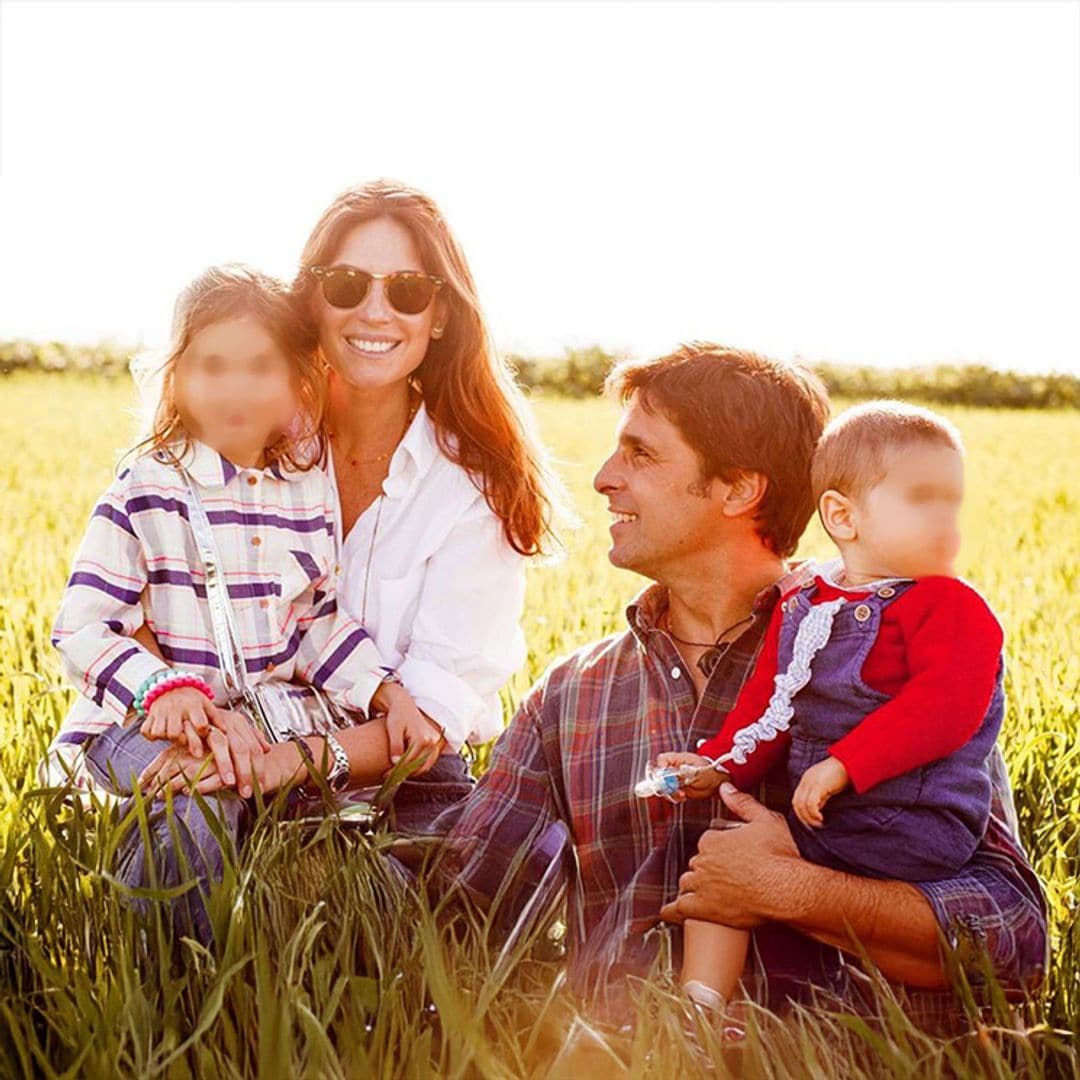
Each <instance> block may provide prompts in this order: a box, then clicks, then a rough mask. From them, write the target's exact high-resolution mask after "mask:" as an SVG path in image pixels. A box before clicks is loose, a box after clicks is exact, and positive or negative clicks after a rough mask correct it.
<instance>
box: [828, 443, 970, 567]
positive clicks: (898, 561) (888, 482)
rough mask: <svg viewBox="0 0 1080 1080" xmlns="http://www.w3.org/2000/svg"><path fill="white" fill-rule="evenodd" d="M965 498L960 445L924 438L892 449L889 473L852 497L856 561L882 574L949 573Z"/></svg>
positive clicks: (954, 555) (852, 548) (858, 565)
mask: <svg viewBox="0 0 1080 1080" xmlns="http://www.w3.org/2000/svg"><path fill="white" fill-rule="evenodd" d="M963 499H964V459H963V456H962V454H961V453H960V451H959V450H955V449H953V448H952V447H951V446H944V445H939V444H936V443H931V442H925V443H915V444H913V445H910V446H905V447H903V448H901V449H897V450H895V451H893V452H892V453H891V455H890V457H889V460H888V463H887V469H886V473H885V477H884V478H883V479H882V480H881V481H880V482H879V483H877V484H875V485H874V487H872V488H870V490H869V491H867V492H866V493H865V494H864V495H863V496H862V497H861V498H860V499H856V500H852V502H851V513H852V523H853V526H854V529H855V535H856V538H855V540H854V542H853V543H852V544H851V545H850V554H851V557H852V561H853V563H854V565H855V567H856V568H861V569H863V570H864V572H866V573H870V574H873V575H875V576H879V575H880V576H882V577H885V576H892V577H910V578H918V577H925V576H927V575H930V574H943V575H946V576H951V575H952V573H953V564H954V563H955V561H956V556H957V554H958V552H959V550H960V528H959V524H958V518H959V514H960V506H961V504H962V502H963ZM848 554H849V552H848V551H847V550H845V553H844V557H845V561H847V558H848Z"/></svg>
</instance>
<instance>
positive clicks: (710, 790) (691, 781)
mask: <svg viewBox="0 0 1080 1080" xmlns="http://www.w3.org/2000/svg"><path fill="white" fill-rule="evenodd" d="M656 764H657V766H658V767H660V768H664V767H665V766H667V767H669V768H672V769H678V768H679V767H680V766H683V765H688V766H690V767H691V768H695V769H697V770H698V771H697V772H696V773H694V774H693V775H692V776H689V777H687V778H686V779H684V780H681V782H680V784H679V789H678V791H676V792H675V794H674V795H672V796H671V797H672V799H674V800H675V802H683V800H685V799H708V798H710V797H711V796H713V795H715V794H716V790H717V788H719V787H720V785H721V784H722V783H723V782H724V781H725V780H727V779H728V775H727V773H725V772H721V771H719V770H717V769H714V768H713V767H712V762H711V761H710V760H709V759H708V758H707V757H702V755H701V754H689V753H683V752H681V751H673V752H670V753H666V754H660V755H658V756H657V759H656Z"/></svg>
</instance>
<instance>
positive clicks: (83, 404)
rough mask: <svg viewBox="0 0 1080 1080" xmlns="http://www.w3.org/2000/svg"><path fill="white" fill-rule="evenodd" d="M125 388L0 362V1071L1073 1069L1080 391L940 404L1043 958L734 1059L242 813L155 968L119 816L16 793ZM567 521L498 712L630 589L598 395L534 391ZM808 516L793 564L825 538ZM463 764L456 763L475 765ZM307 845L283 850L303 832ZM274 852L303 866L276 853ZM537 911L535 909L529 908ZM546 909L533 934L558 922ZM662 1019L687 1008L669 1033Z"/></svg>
mask: <svg viewBox="0 0 1080 1080" xmlns="http://www.w3.org/2000/svg"><path fill="white" fill-rule="evenodd" d="M132 405H133V399H132V391H131V387H130V383H129V382H128V381H127V379H125V378H119V379H109V378H106V377H103V376H78V375H66V376H49V375H45V374H31V373H26V374H24V373H17V374H14V375H11V376H8V377H6V378H0V448H2V451H3V456H2V459H0V500H2V502H0V505H2V507H3V527H2V530H0V736H2V741H0V1075H2V1076H9V1075H10V1076H22V1075H92V1076H99V1075H100V1076H105V1075H108V1076H114V1075H138V1076H170V1077H171V1076H186V1075H192V1074H194V1075H210V1074H214V1075H217V1076H220V1077H229V1076H253V1075H258V1076H261V1077H263V1076H265V1077H275V1076H282V1077H285V1076H290V1077H291V1076H392V1075H401V1076H427V1075H438V1076H460V1077H473V1076H549V1075H568V1076H573V1075H582V1074H584V1073H585V1072H586V1071H587V1070H591V1071H592V1073H594V1074H595V1075H596V1076H597V1077H599V1076H609V1075H611V1076H620V1075H634V1076H638V1075H652V1076H670V1075H677V1074H678V1073H680V1072H682V1073H686V1074H689V1075H698V1074H705V1073H707V1072H710V1071H713V1072H716V1073H719V1074H721V1075H725V1074H729V1073H730V1074H732V1075H746V1076H761V1077H771V1076H802V1075H806V1076H816V1075H835V1076H862V1075H866V1076H876V1075H897V1076H899V1075H904V1076H909V1075H927V1076H945V1075H965V1074H969V1075H974V1074H979V1075H994V1076H1003V1075H1011V1074H1013V1073H1022V1074H1024V1075H1069V1074H1071V1073H1073V1072H1074V1071H1075V1070H1076V1068H1077V1057H1076V1053H1077V1051H1076V1046H1077V1038H1078V1034H1080V924H1078V921H1077V905H1078V893H1080V740H1078V734H1080V720H1078V706H1077V701H1078V696H1080V695H1078V688H1080V613H1078V611H1077V607H1078V605H1077V597H1078V595H1080V580H1078V576H1080V513H1078V512H1080V485H1078V483H1077V476H1076V470H1077V465H1076V462H1077V460H1078V458H1080V412H1075V411H1070V412H1058V411H1023V412H1022V411H1010V410H989V409H967V408H950V409H946V410H942V411H943V412H945V413H946V414H947V415H949V416H950V417H951V418H952V419H953V420H954V421H955V422H956V424H957V425H958V426H959V428H960V430H961V432H962V434H963V436H964V439H965V443H966V446H967V452H968V479H967V484H968V497H967V502H966V506H965V510H964V519H963V526H964V547H963V551H962V555H961V562H960V566H959V570H960V572H961V573H962V574H963V575H964V576H965V577H967V578H969V579H970V580H971V581H973V582H974V583H975V584H976V585H977V586H978V587H979V588H980V589H981V590H982V592H983V593H984V594H985V595H986V596H987V597H988V599H989V600H990V602H991V604H992V605H993V607H994V608H995V610H996V612H997V614H998V617H999V618H1000V620H1001V622H1002V624H1003V625H1004V627H1005V629H1006V649H1007V660H1008V668H1007V670H1008V702H1009V704H1008V713H1007V717H1006V720H1005V726H1004V732H1003V736H1002V745H1003V750H1004V753H1005V758H1006V761H1007V763H1008V767H1009V772H1010V775H1011V778H1012V782H1013V785H1014V789H1015V795H1016V803H1017V809H1018V812H1019V817H1020V824H1021V829H1022V834H1023V840H1024V842H1025V844H1026V846H1027V848H1028V850H1029V852H1030V853H1031V856H1032V859H1033V862H1034V864H1035V866H1036V869H1037V870H1038V871H1039V873H1040V875H1041V876H1042V878H1043V880H1044V881H1045V882H1046V885H1047V890H1048V894H1049V898H1050V906H1051V930H1052V956H1053V964H1052V970H1051V972H1050V975H1049V977H1048V978H1047V980H1046V983H1045V984H1044V986H1043V987H1042V989H1041V991H1040V994H1039V996H1038V998H1037V1000H1034V1001H1032V1002H1031V1003H1030V1005H1029V1006H1028V1007H1027V1008H1025V1009H1021V1010H1020V1011H1019V1013H1018V1014H1017V1015H1014V1016H1008V1015H1007V1014H1006V1013H1005V1011H1004V1010H1003V1009H1000V1010H998V1012H997V1013H996V1014H995V1019H994V1020H993V1021H990V1022H987V1023H986V1024H984V1025H982V1026H980V1027H978V1028H977V1029H975V1031H974V1033H973V1034H971V1035H970V1036H963V1037H958V1038H955V1039H938V1038H934V1037H932V1036H929V1035H926V1034H924V1033H922V1032H920V1031H919V1030H918V1029H916V1028H915V1027H914V1026H912V1025H911V1024H910V1023H909V1022H908V1020H907V1019H906V1017H905V1016H904V1015H903V1012H902V1008H901V1007H900V1006H899V1005H898V1004H897V1003H896V1002H894V1001H891V1000H890V999H888V996H887V995H886V996H885V998H884V1003H883V1007H882V1016H881V1019H880V1021H879V1022H878V1024H877V1025H876V1026H875V1025H868V1024H866V1023H864V1022H863V1021H862V1020H859V1019H856V1018H853V1017H848V1016H844V1015H838V1014H832V1013H828V1012H812V1011H808V1010H799V1011H797V1012H796V1013H795V1014H794V1015H792V1016H790V1017H787V1018H786V1019H783V1020H781V1019H778V1018H776V1017H773V1016H770V1015H768V1014H765V1013H760V1014H759V1013H756V1012H755V1013H753V1014H752V1016H751V1023H750V1027H749V1032H748V1037H747V1041H746V1043H745V1045H744V1046H743V1047H742V1048H741V1049H740V1050H739V1051H738V1055H737V1058H736V1059H732V1056H731V1055H732V1052H731V1051H725V1050H723V1049H722V1048H721V1047H720V1045H719V1044H718V1042H717V1041H716V1036H715V1033H713V1032H710V1031H708V1030H703V1029H701V1028H700V1025H698V1026H697V1027H693V1025H694V1024H695V1023H696V1022H693V1021H691V1020H690V1019H688V1018H687V1017H686V1016H685V1015H684V1014H683V1013H682V1012H681V1010H680V1008H679V1006H678V1004H677V1002H676V999H675V998H674V997H673V996H672V995H671V993H670V989H671V988H670V984H669V983H668V982H666V981H665V979H664V978H663V976H661V975H658V977H657V980H656V982H655V985H648V986H646V987H645V988H644V989H643V991H642V993H641V997H640V1001H639V1003H638V1020H637V1023H636V1024H635V1025H634V1029H633V1030H632V1031H628V1032H607V1031H603V1030H593V1029H592V1028H591V1027H590V1021H589V1019H588V1017H587V1015H586V1014H584V1013H582V1011H581V1009H580V1007H579V1005H578V1004H577V1003H575V1002H574V1001H572V1000H571V999H569V997H568V996H567V995H566V994H565V992H564V991H563V988H562V985H561V978H560V974H559V971H560V964H559V942H558V939H557V936H555V937H553V936H552V934H551V933H549V932H548V931H547V930H544V932H543V933H540V931H539V930H538V933H537V936H536V937H535V939H531V938H530V939H526V940H522V941H521V942H519V943H518V945H516V946H515V951H514V952H513V954H512V955H511V956H509V957H507V956H503V957H502V958H498V957H497V950H496V949H494V948H492V947H490V943H489V942H488V941H487V940H486V937H485V935H486V927H484V926H483V925H482V924H477V925H475V926H472V927H470V928H468V929H467V930H466V931H465V932H459V934H458V935H457V936H449V935H448V934H447V932H446V930H445V929H444V926H443V924H442V923H441V922H440V921H439V920H437V919H436V918H435V917H433V915H432V913H431V911H430V910H429V908H428V903H429V901H428V900H427V899H425V898H423V897H419V896H416V895H414V894H412V893H409V894H407V895H403V894H401V893H400V888H399V886H398V885H397V884H396V882H395V881H394V880H393V879H391V878H390V877H388V875H387V874H386V873H385V871H384V869H383V865H382V862H381V858H380V855H379V850H378V849H379V847H380V845H381V844H382V843H383V842H384V841H382V840H380V839H378V838H376V839H375V840H374V841H365V840H362V839H359V838H357V837H356V836H355V835H352V834H349V835H345V834H342V833H339V832H336V831H334V830H333V829H327V830H324V831H323V832H322V833H320V834H319V835H318V836H317V837H315V838H314V839H300V838H297V837H296V836H292V835H290V836H285V837H282V836H281V835H280V833H279V832H277V833H275V832H273V831H271V830H270V829H262V830H257V831H256V833H255V835H254V836H253V838H252V840H251V843H250V844H249V845H248V847H247V848H246V849H245V852H244V855H243V857H242V859H241V860H240V862H239V863H238V865H237V866H236V867H235V869H234V870H233V871H232V872H231V873H230V875H229V876H228V878H227V880H226V881H225V883H224V884H223V886H222V888H221V889H220V890H217V891H216V893H215V897H214V904H215V905H216V907H215V911H216V912H217V915H218V917H219V918H223V919H224V920H225V921H227V923H228V925H229V928H230V929H229V934H228V936H227V938H226V940H225V941H224V943H223V945H222V947H221V948H220V949H219V950H217V951H215V952H214V953H210V952H207V951H205V950H200V949H198V948H196V947H194V946H187V947H185V948H186V952H185V953H184V956H185V960H184V963H183V964H182V965H181V967H180V969H179V970H176V969H175V968H172V967H170V964H169V947H168V946H169V943H168V942H166V941H165V940H164V931H163V929H162V928H161V926H160V924H156V925H154V926H152V927H151V928H150V933H149V934H148V935H147V936H146V937H140V936H139V935H137V934H136V933H135V931H134V928H133V924H132V922H131V916H130V914H129V913H128V912H127V911H126V909H125V908H124V907H123V905H122V904H121V903H120V898H119V895H118V890H117V886H116V885H115V884H114V883H113V881H112V880H111V878H110V876H109V873H108V866H109V854H110V850H111V847H110V845H111V844H112V842H113V839H114V837H115V835H116V829H117V824H116V822H115V821H113V820H111V819H110V818H109V817H108V815H104V814H100V815H95V814H83V813H82V812H80V811H78V810H75V809H72V808H70V807H67V806H65V805H64V804H62V803H61V802H59V801H58V800H57V799H55V798H50V797H49V796H48V794H43V793H41V792H37V791H36V790H35V784H36V780H35V775H34V769H35V765H36V762H37V760H38V758H39V757H40V756H41V754H42V751H43V748H44V746H45V744H46V743H47V741H48V739H49V738H50V737H51V735H52V734H53V732H54V731H55V729H56V727H57V725H58V724H59V722H60V719H61V717H62V716H63V714H64V712H65V711H66V709H67V706H68V703H69V702H70V700H71V695H72V691H70V690H68V689H66V688H65V687H64V686H63V685H62V681H61V679H60V676H59V672H58V665H57V663H56V659H55V657H54V655H53V651H52V649H51V646H50V644H49V631H50V627H51V624H52V619H53V616H54V612H55V608H56V605H57V602H58V599H59V596H60V593H61V590H62V588H63V585H64V582H65V580H66V577H67V573H68V568H69V563H70V559H71V556H72V554H73V552H74V548H75V545H76V544H77V542H78V540H79V538H80V536H81V534H82V530H83V528H84V526H85V523H86V520H87V516H88V514H89V512H90V509H91V507H92V505H93V502H94V500H95V499H96V498H97V496H98V495H99V494H100V492H101V490H102V489H103V488H104V487H105V485H106V484H107V482H108V479H109V476H110V473H111V470H112V468H113V466H114V464H115V462H116V459H117V456H118V454H119V452H120V451H121V450H122V449H123V448H125V446H126V444H127V442H128V440H129V438H130V436H131V434H132V432H133V430H134V422H133V419H132V417H131V415H130V410H131V407H132ZM534 405H535V409H536V413H537V416H538V420H539V424H540V429H541V432H542V435H543V437H544V440H545V441H546V443H547V444H548V446H549V447H550V449H551V451H552V453H553V455H554V457H555V459H556V463H557V467H558V469H559V471H560V472H561V474H562V476H563V477H564V478H565V480H566V483H567V485H568V488H569V490H570V492H571V495H572V497H573V501H574V505H575V508H576V510H577V512H578V514H579V515H580V518H581V525H580V527H579V528H578V529H576V530H574V531H572V532H570V533H568V534H567V536H566V551H565V556H564V558H563V559H562V560H561V561H559V562H557V563H555V564H553V565H543V566H540V565H538V566H536V567H534V568H533V569H532V570H531V571H530V579H529V589H528V598H527V604H526V614H525V629H526V634H527V637H528V642H529V656H528V661H527V664H526V666H525V668H524V669H523V670H522V671H521V672H519V673H518V674H517V675H516V676H515V678H514V679H513V680H512V682H511V684H510V686H509V687H508V689H507V692H506V701H507V707H508V708H509V707H511V705H512V703H513V701H515V700H517V699H518V698H519V697H520V696H521V695H522V693H523V692H524V691H525V689H526V688H527V687H528V685H529V684H530V682H531V681H532V680H533V679H534V678H535V677H536V676H538V675H539V674H540V673H541V671H542V670H543V669H544V668H545V667H546V666H547V665H548V663H550V661H551V660H552V659H553V658H554V657H556V656H558V655H562V654H565V653H567V652H569V651H571V650H573V649H574V648H576V647H577V646H579V645H581V644H583V643H585V642H587V641H589V640H591V639H594V638H596V637H599V636H601V635H604V634H608V633H610V632H612V631H613V630H616V629H619V628H620V627H621V626H622V625H624V622H623V614H622V611H623V607H624V605H625V603H626V601H627V600H628V599H629V598H630V597H631V596H632V595H633V594H634V593H635V592H636V591H637V590H638V589H639V588H640V587H641V585H642V584H643V582H642V581H641V579H638V578H636V577H634V576H632V575H630V574H628V573H625V572H623V571H617V570H615V569H613V568H612V567H611V566H610V564H609V563H608V561H607V557H606V551H607V524H608V520H607V515H606V513H605V511H604V501H603V500H602V499H601V498H600V497H598V496H596V495H595V494H594V493H593V492H592V490H591V478H592V475H593V473H594V472H595V469H596V467H597V466H598V465H599V463H600V462H601V461H602V460H603V458H604V457H605V456H606V455H607V453H608V452H609V451H610V447H611V444H612V432H613V429H614V423H615V419H616V416H617V413H616V410H615V408H614V407H613V406H612V405H610V404H608V403H606V402H602V401H590V400H583V401H567V400H563V399H558V398H537V399H535V401H534ZM830 554H831V551H830V548H829V545H828V543H827V541H826V540H825V539H824V537H823V536H822V534H821V533H820V531H819V530H818V529H817V527H816V526H812V527H811V529H810V530H809V531H808V533H807V536H806V537H805V539H804V542H803V545H802V547H801V549H800V552H799V555H800V556H821V557H825V556H829V555H830ZM482 763H483V759H482V758H481V762H480V765H481V767H482ZM301 848H303V851H301ZM298 868H300V869H298ZM541 929H543V928H541ZM556 931H557V927H556ZM688 1025H690V1026H691V1027H692V1028H693V1030H690V1031H688V1030H687V1029H688Z"/></svg>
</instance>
